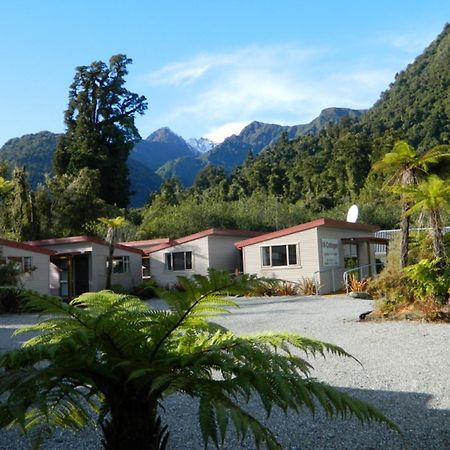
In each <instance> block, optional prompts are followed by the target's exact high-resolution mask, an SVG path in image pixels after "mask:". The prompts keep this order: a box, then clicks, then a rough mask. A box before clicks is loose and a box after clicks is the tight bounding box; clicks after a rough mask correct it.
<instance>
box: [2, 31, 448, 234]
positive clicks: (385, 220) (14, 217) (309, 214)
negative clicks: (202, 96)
mask: <svg viewBox="0 0 450 450" xmlns="http://www.w3.org/2000/svg"><path fill="white" fill-rule="evenodd" d="M122 56H123V55H122ZM124 58H125V57H124ZM123 61H124V62H126V63H128V62H129V60H126V59H124V60H123ZM101 67H102V68H103V69H105V70H106V66H101ZM85 70H87V69H86V68H85ZM84 75H86V73H84ZM124 75H126V71H125V72H123V73H122V76H124ZM77 76H78V77H80V76H81V75H80V73H78V74H77ZM79 79H80V78H79ZM76 80H77V78H76V79H75V81H74V83H75V82H76ZM449 93H450V26H449V25H447V26H446V27H445V28H444V30H443V32H442V33H441V34H440V35H439V36H438V37H437V39H436V40H435V41H433V42H432V43H431V44H430V46H429V47H428V48H427V49H426V50H425V51H424V53H423V54H422V55H420V56H419V57H417V59H416V60H415V61H414V62H413V63H412V64H410V65H409V66H408V67H407V68H406V69H405V70H404V71H402V72H401V73H399V74H397V75H396V77H395V81H394V82H393V83H392V84H391V85H390V86H389V87H388V89H387V90H386V91H385V92H383V93H382V94H381V96H380V99H379V100H378V101H377V102H376V104H375V105H374V106H373V107H372V108H371V109H369V110H368V111H367V112H366V113H365V114H363V115H354V117H344V118H342V119H341V120H340V121H339V122H337V123H329V124H328V125H326V126H324V127H322V128H321V129H320V130H315V131H316V132H315V133H307V134H306V135H300V136H297V137H293V135H292V134H289V132H288V131H289V130H282V134H281V136H280V137H279V139H277V140H275V141H274V142H273V143H272V144H271V145H270V146H269V147H267V148H265V149H264V150H262V151H261V152H260V153H259V154H255V153H254V152H252V151H248V154H247V158H246V160H245V161H244V162H243V163H242V165H238V166H237V167H234V168H233V169H232V170H231V172H230V169H231V167H225V168H224V167H221V166H220V165H213V164H211V163H209V164H207V165H205V166H204V167H203V168H202V169H201V170H200V172H198V174H197V176H196V177H195V179H194V180H193V184H192V186H190V187H188V188H185V187H184V186H185V185H186V180H179V179H177V178H169V179H166V181H165V182H164V183H163V184H162V185H161V187H160V189H159V191H158V192H156V193H153V194H151V195H150V197H149V198H148V201H147V203H146V205H145V206H144V207H142V208H140V209H130V208H126V204H127V198H129V194H130V186H129V184H128V183H127V181H126V180H127V175H128V169H127V168H126V167H125V168H124V166H123V165H124V164H125V163H126V160H127V156H129V155H130V151H131V148H132V143H133V142H135V141H136V130H135V128H134V122H133V121H132V118H133V115H134V114H135V113H142V112H143V110H144V109H145V107H146V104H145V99H143V98H141V97H139V96H137V94H131V93H128V95H131V97H129V98H130V99H133V100H134V101H136V102H137V106H136V110H135V111H134V110H133V109H130V115H129V116H128V117H127V118H125V119H126V120H125V119H124V118H122V119H124V121H123V122H121V123H120V124H119V126H118V127H117V129H116V128H106V130H107V131H108V132H109V133H110V135H111V139H113V140H114V139H116V140H117V139H118V141H119V144H120V145H119V147H116V148H115V149H113V148H109V147H108V145H106V144H105V145H103V147H102V146H100V148H101V149H102V150H101V152H100V154H95V153H94V152H92V151H91V150H90V148H91V147H92V146H93V145H94V144H95V145H97V137H96V136H95V135H93V134H90V131H88V132H86V129H85V128H83V127H86V126H87V125H86V124H85V123H84V122H83V121H82V120H81V119H82V114H83V110H82V109H80V110H79V111H78V112H77V113H74V111H68V112H66V123H67V127H68V130H67V132H66V134H65V135H63V137H62V144H60V147H59V149H60V150H59V152H58V154H57V159H56V167H57V168H58V170H57V172H56V176H53V177H47V179H46V180H45V182H44V183H41V184H40V185H39V186H38V187H37V188H36V189H35V190H31V189H30V188H29V187H28V185H27V180H26V177H25V175H24V173H23V170H22V169H20V168H19V169H17V170H16V171H15V172H14V174H13V175H10V176H9V175H8V173H11V168H9V170H10V171H9V172H8V170H7V167H6V164H5V165H4V166H3V167H2V168H0V170H1V173H0V176H3V177H5V178H6V179H8V178H11V180H12V182H13V184H14V188H13V189H12V190H10V192H9V193H4V194H3V195H2V198H1V200H0V201H1V202H2V208H4V209H5V210H9V211H10V213H9V214H3V215H2V217H1V218H0V230H1V233H2V234H3V235H6V236H9V237H14V238H17V239H32V238H41V237H42V238H43V237H53V236H62V235H70V234H81V233H83V234H85V233H88V232H89V233H91V232H95V226H94V225H93V224H94V223H95V219H96V217H99V216H108V215H110V216H112V215H117V214H122V215H125V216H126V217H127V219H128V223H129V226H128V230H127V233H128V234H127V237H128V238H130V239H132V238H136V239H137V238H139V239H142V238H153V237H163V236H169V237H175V236H181V235H185V234H189V233H193V232H196V231H199V230H202V229H205V228H208V227H224V228H243V229H260V230H273V229H277V228H282V227H286V226H290V225H293V224H296V223H299V222H302V221H306V220H310V219H313V218H317V217H321V216H326V217H331V218H339V219H344V218H345V212H346V210H347V209H348V207H349V206H350V205H351V204H352V203H356V204H358V205H359V206H360V210H361V219H360V220H361V221H363V222H370V223H375V224H378V225H380V226H381V227H382V228H393V227H397V226H398V221H399V215H400V214H399V213H400V207H399V202H398V195H396V194H395V193H387V192H386V191H383V190H382V189H383V185H384V183H385V182H386V174H385V173H383V171H381V172H380V171H378V172H375V171H373V170H372V166H373V164H374V163H375V162H376V161H379V160H380V159H381V158H383V156H384V155H385V154H386V153H388V152H389V151H391V150H392V148H393V147H394V144H395V143H396V142H397V141H399V140H404V141H406V142H408V143H409V144H410V145H411V146H412V147H414V148H415V149H416V150H417V152H418V154H421V153H425V152H426V151H427V150H429V149H430V148H432V147H435V146H437V145H443V144H449V143H450V104H449V102H448V97H449ZM70 96H71V97H70V98H71V99H74V98H75V92H74V90H73V87H72V90H71V92H70ZM112 110H113V109H111V111H112ZM107 114H110V115H111V114H112V113H107ZM109 120H110V118H107V119H105V122H108V121H109ZM80 126H82V127H81V128H79V127H80ZM77 127H78V128H77ZM108 127H109V125H108ZM127 127H128V128H127ZM124 136H125V137H126V139H125V140H124ZM77 139H81V141H80V142H81V144H80V142H78V141H77ZM80 145H81V147H80ZM80 148H81V151H80V150H79V149H80ZM75 150H76V152H75ZM230 151H231V150H230ZM102 155H103V156H102ZM115 155H116V156H117V158H116V159H114V158H115V157H116V156H115ZM38 156H39V155H36V161H38ZM202 157H203V156H200V158H202ZM111 158H112V159H111ZM189 161H190V160H189ZM190 164H191V163H190ZM438 169H439V170H438V172H439V174H440V175H441V176H443V175H444V176H445V177H448V175H449V173H450V170H449V167H448V165H447V164H444V163H441V164H440V165H439V166H438ZM167 170H169V169H167ZM111 174H114V175H113V176H111ZM190 182H192V180H190ZM127 196H128V197H127ZM18 199H20V201H19V200H18ZM446 219H447V218H446Z"/></svg>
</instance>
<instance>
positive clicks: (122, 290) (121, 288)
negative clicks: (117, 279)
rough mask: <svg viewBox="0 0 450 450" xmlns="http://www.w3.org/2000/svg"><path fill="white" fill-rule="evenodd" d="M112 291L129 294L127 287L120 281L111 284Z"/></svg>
mask: <svg viewBox="0 0 450 450" xmlns="http://www.w3.org/2000/svg"><path fill="white" fill-rule="evenodd" d="M111 291H113V292H115V293H116V294H127V293H128V291H127V289H125V287H124V286H123V285H121V284H120V283H115V284H113V285H112V286H111Z"/></svg>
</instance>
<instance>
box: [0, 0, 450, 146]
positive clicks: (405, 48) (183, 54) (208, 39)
mask: <svg viewBox="0 0 450 450" xmlns="http://www.w3.org/2000/svg"><path fill="white" fill-rule="evenodd" d="M447 21H450V2H444V1H442V0H438V1H435V0H427V1H417V0H410V1H404V0H397V1H393V0H390V1H385V0H377V1H364V0H359V1H353V0H351V1H350V0H348V1H346V0H340V1H335V0H315V1H314V2H312V1H308V2H306V1H303V0H277V1H274V0H270V1H268V0H258V1H257V0H205V1H203V0H198V1H196V0H166V1H163V0H141V1H138V0H127V1H116V0H107V1H106V0H90V1H85V0H78V1H76V2H75V1H72V2H65V1H61V0H41V1H39V2H37V1H35V0H2V1H1V2H0V30H1V39H0V61H1V66H0V146H1V145H3V144H4V143H5V142H6V141H7V140H8V139H11V138H14V137H19V136H22V135H24V134H30V133H37V132H39V131H42V130H49V131H52V132H57V133H61V132H64V110H65V109H66V107H67V102H68V90H69V86H70V84H71V82H72V80H73V77H74V74H75V68H76V67H77V66H81V65H89V64H90V63H91V62H93V61H98V60H101V61H105V62H106V61H108V60H109V58H110V57H111V56H112V55H114V54H117V53H124V54H126V55H127V56H128V57H130V58H132V59H133V64H132V65H131V66H129V74H128V76H127V84H126V87H127V88H128V89H129V90H130V91H132V92H136V93H138V94H139V95H144V96H145V97H146V98H147V100H148V105H149V107H148V110H147V111H146V113H145V115H143V116H138V117H137V118H136V124H137V127H138V129H139V132H140V134H141V136H142V137H143V138H146V137H147V136H148V135H149V134H151V133H152V132H153V131H155V130H156V129H158V128H160V127H163V126H168V127H169V128H171V129H172V130H173V131H174V132H176V133H177V134H179V135H181V136H182V137H184V138H191V137H197V138H198V137H208V138H210V139H212V140H214V141H215V142H221V141H222V140H223V139H224V138H225V137H226V136H229V135H231V134H237V133H239V131H240V130H241V129H242V128H243V127H244V126H245V125H247V124H249V123H250V122H252V121H254V120H258V121H261V122H267V123H278V124H282V125H295V124H300V123H307V122H309V121H311V120H312V119H314V118H315V117H316V116H318V115H319V113H320V111H321V110H322V109H324V108H327V107H333V106H334V107H348V108H357V109H362V108H369V107H371V106H372V105H373V103H374V102H375V101H376V100H377V99H378V98H379V96H380V93H381V92H382V91H383V90H386V89H387V88H388V87H389V84H390V83H391V82H393V80H394V77H395V74H396V73H397V72H399V71H401V70H403V69H404V68H405V67H406V66H407V64H409V63H411V62H413V61H414V59H415V57H416V56H418V55H419V54H420V53H421V52H422V51H423V50H424V49H425V48H426V47H427V46H428V45H429V44H430V43H431V41H432V40H433V39H435V38H436V36H437V35H438V34H439V33H440V32H441V31H442V29H443V27H444V25H445V23H446V22H447Z"/></svg>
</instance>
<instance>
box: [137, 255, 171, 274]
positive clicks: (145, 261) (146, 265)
mask: <svg viewBox="0 0 450 450" xmlns="http://www.w3.org/2000/svg"><path fill="white" fill-rule="evenodd" d="M166 256H167V255H166ZM166 264H167V263H166ZM142 276H143V277H149V276H150V258H149V257H144V258H142Z"/></svg>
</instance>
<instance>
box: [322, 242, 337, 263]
mask: <svg viewBox="0 0 450 450" xmlns="http://www.w3.org/2000/svg"><path fill="white" fill-rule="evenodd" d="M322 263H323V265H324V266H325V267H335V266H339V241H338V240H337V239H322Z"/></svg>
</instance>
